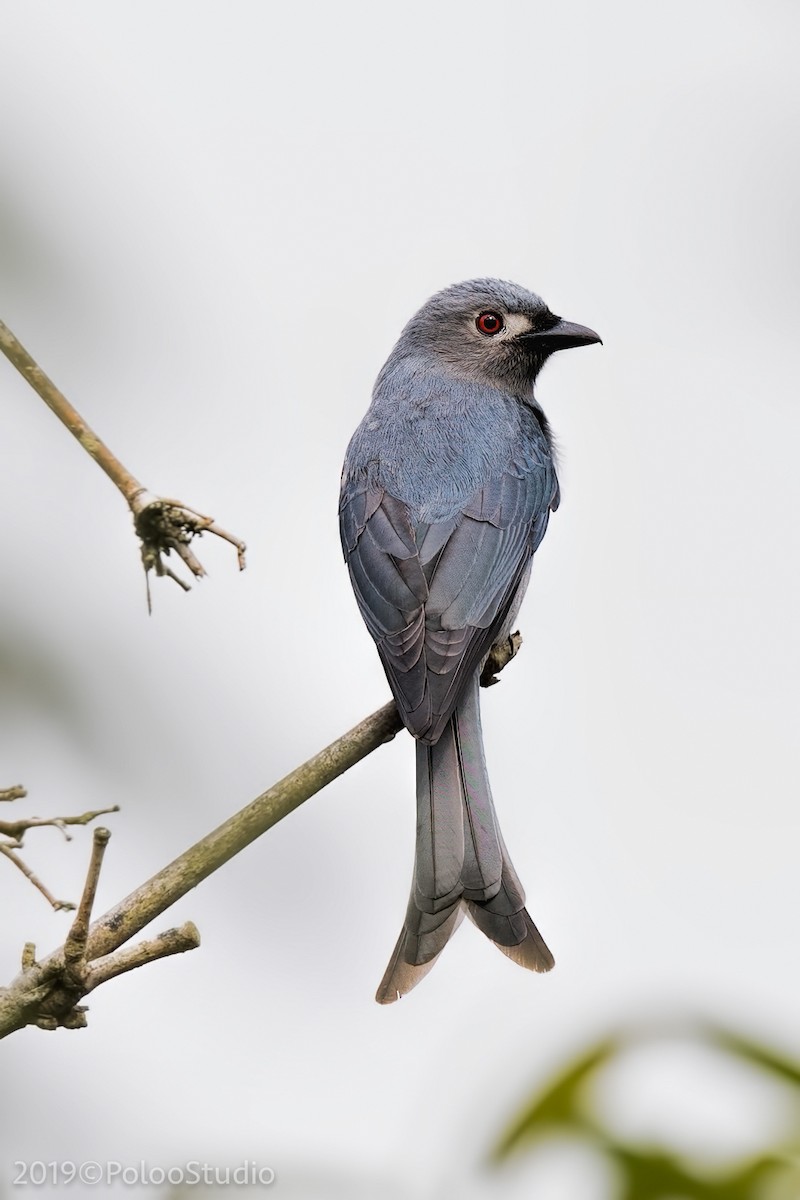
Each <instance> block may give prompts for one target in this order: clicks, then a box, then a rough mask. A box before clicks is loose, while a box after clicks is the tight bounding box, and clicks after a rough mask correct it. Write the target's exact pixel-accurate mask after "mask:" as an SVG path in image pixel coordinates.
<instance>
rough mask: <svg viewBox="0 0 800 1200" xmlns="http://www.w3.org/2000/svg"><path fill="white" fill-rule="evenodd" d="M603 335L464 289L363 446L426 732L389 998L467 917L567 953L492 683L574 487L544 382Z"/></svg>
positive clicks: (418, 721)
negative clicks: (534, 895) (513, 792)
mask: <svg viewBox="0 0 800 1200" xmlns="http://www.w3.org/2000/svg"><path fill="white" fill-rule="evenodd" d="M600 341H601V339H600V337H599V336H598V334H596V333H595V332H594V330H592V329H589V328H588V327H586V326H584V325H577V324H575V323H573V322H571V321H567V320H563V319H562V318H561V317H559V316H556V315H555V314H554V313H553V312H551V311H550V309H549V308H548V306H547V305H546V303H545V302H544V300H542V299H541V297H540V296H538V295H536V294H535V293H533V292H530V291H528V290H527V289H525V288H523V287H521V286H520V285H519V284H515V283H510V282H507V281H505V280H499V279H472V280H467V281H465V282H462V283H457V284H454V285H453V286H451V287H448V288H445V289H444V290H443V291H440V292H438V293H437V294H436V295H434V296H432V297H431V298H430V299H429V300H428V301H427V302H426V303H425V304H423V305H422V307H421V308H420V309H419V311H418V312H417V313H416V314H415V315H414V316H413V317H412V318H411V320H410V321H409V322H408V324H407V325H406V326H405V328H404V329H403V331H402V333H401V335H400V338H399V339H398V341H397V343H396V345H395V346H394V348H393V350H392V351H391V353H390V354H389V357H388V359H387V360H386V362H385V364H384V366H383V367H382V369H381V371H380V373H379V374H378V377H377V380H376V383H375V387H374V390H373V393H372V400H371V403H370V406H369V409H368V410H367V413H366V415H365V416H364V418H363V420H362V421H361V423H360V425H359V426H358V428H357V429H356V431H355V433H354V434H353V436H352V438H351V440H350V443H349V446H348V448H347V452H346V455H345V460H344V466H343V470H342V481H341V493H340V503H339V525H340V533H341V540H342V549H343V551H344V557H345V561H346V564H347V568H348V571H349V575H350V580H351V583H352V586H353V591H354V593H355V598H356V601H357V604H358V607H359V609H360V611H361V615H362V617H363V619H364V621H365V623H366V626H367V629H368V630H369V632H370V634H371V635H372V637H373V639H374V641H375V643H376V645H377V649H378V654H379V656H380V659H381V662H382V664H383V668H384V671H385V673H386V677H387V680H388V682H389V686H390V687H391V690H392V694H393V696H394V700H395V703H396V705H397V709H398V712H399V714H400V717H401V719H402V721H403V724H404V725H405V727H406V728H407V729H408V731H409V733H410V734H411V735H412V736H413V737H414V738H415V740H416V777H417V836H416V853H415V859H414V878H413V883H412V888H411V896H410V899H409V902H408V908H407V911H406V916H405V921H404V924H403V929H402V931H401V933H400V937H399V939H398V941H397V945H396V946H395V949H394V953H393V954H392V957H391V959H390V961H389V965H388V966H387V968H386V972H385V974H384V976H383V979H382V981H381V984H380V986H379V988H378V991H377V994H376V997H375V998H376V1000H377V1001H378V1003H380V1004H389V1003H392V1002H393V1001H395V1000H398V999H399V998H400V997H401V996H403V995H405V994H407V993H408V992H409V991H410V990H411V989H412V988H413V987H415V986H416V984H417V983H419V982H420V980H421V979H422V978H424V976H425V975H426V974H427V973H428V971H430V969H431V967H432V966H433V965H434V963H435V962H436V960H437V958H438V957H439V954H440V953H441V951H442V950H443V948H444V946H445V944H446V943H447V942H448V940H449V939H450V937H451V936H452V934H453V933H454V931H455V929H456V928H457V926H458V925H459V924H460V922H461V920H462V918H463V917H464V915H465V914H466V915H468V916H469V917H470V918H471V919H472V921H473V922H474V924H475V925H477V927H478V928H479V929H480V930H481V931H482V932H483V933H484V934H486V935H487V936H488V937H489V938H490V939H491V941H493V942H494V943H495V945H497V946H498V948H499V949H500V950H501V951H502V952H503V953H504V954H506V955H507V956H508V957H509V958H511V959H512V960H513V961H515V962H517V963H519V964H520V965H521V966H523V967H527V968H529V969H531V970H533V971H539V972H541V971H549V970H550V969H551V967H552V966H553V965H554V959H553V956H552V954H551V953H550V950H549V949H548V947H547V945H546V944H545V941H544V939H543V938H542V936H541V934H540V933H539V930H538V929H537V928H536V926H535V924H534V923H533V921H532V919H531V917H530V915H529V914H528V912H527V909H526V908H525V894H524V892H523V889H522V885H521V883H520V881H519V878H518V876H517V873H516V871H515V870H514V867H513V866H512V863H511V860H510V858H509V855H508V851H507V849H506V846H505V842H504V841H503V837H502V834H501V832H500V827H499V825H498V822H497V817H496V814H495V809H494V803H493V800H492V792H491V787H490V783H489V776H488V773H487V768H486V759H485V753H484V746H483V735H482V732H481V718H480V695H479V684H480V674H481V669H482V666H483V664H484V662H485V660H486V658H487V656H488V655H489V653H490V651H491V650H492V647H493V646H494V645H496V644H499V643H501V642H503V641H504V640H505V639H507V638H508V636H509V634H510V632H511V630H512V628H513V626H514V623H515V621H516V617H517V613H518V611H519V607H520V604H521V602H522V598H523V596H524V594H525V590H526V588H527V586H528V580H529V577H530V573H531V564H532V560H533V556H534V553H535V551H536V550H537V548H538V546H539V544H540V543H541V540H542V538H543V537H544V534H545V531H546V529H547V525H548V521H549V518H550V514H551V512H555V510H556V509H557V508H558V504H559V499H560V491H559V484H558V478H557V474H556V461H555V450H554V444H553V436H552V433H551V429H550V425H549V423H548V421H547V418H546V417H545V415H544V412H543V411H542V408H541V406H540V405H539V402H538V400H537V398H536V396H535V395H534V383H535V380H536V378H537V376H538V374H539V372H540V371H541V369H542V367H543V366H544V364H545V362H546V361H547V359H548V358H549V357H550V355H551V354H553V353H555V352H556V351H558V350H565V349H568V348H571V347H577V346H586V345H591V344H592V343H597V342H600Z"/></svg>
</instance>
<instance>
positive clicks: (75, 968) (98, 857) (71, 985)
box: [17, 829, 200, 1029]
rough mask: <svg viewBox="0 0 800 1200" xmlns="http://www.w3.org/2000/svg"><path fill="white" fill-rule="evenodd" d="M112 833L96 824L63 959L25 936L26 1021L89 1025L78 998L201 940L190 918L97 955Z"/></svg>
mask: <svg viewBox="0 0 800 1200" xmlns="http://www.w3.org/2000/svg"><path fill="white" fill-rule="evenodd" d="M110 838H111V834H110V832H109V831H108V830H107V829H95V831H94V837H93V839H92V856H91V859H90V862H89V868H88V870H87V872H86V882H85V883H84V887H83V895H82V896H81V902H80V904H79V905H78V911H77V913H76V914H75V919H74V920H73V922H72V928H71V929H70V931H69V934H68V935H67V940H66V942H65V943H64V947H63V952H62V960H63V961H62V962H60V963H58V964H56V963H53V962H52V961H48V960H45V961H44V962H43V963H37V961H36V947H35V946H34V945H33V943H32V942H26V943H25V946H24V947H23V950H22V972H21V974H20V975H19V976H18V977H17V978H18V980H21V981H22V982H23V984H25V985H27V987H26V992H27V995H26V999H25V1004H26V1020H25V1024H28V1025H37V1026H38V1027H39V1028H40V1029H58V1028H59V1027H63V1028H65V1029H84V1028H85V1027H86V1012H87V1008H86V1005H83V1004H78V1001H79V1000H81V999H83V997H84V996H86V995H88V993H89V992H91V991H93V990H94V989H95V988H96V987H99V986H100V984H101V983H107V982H108V980H109V979H116V977H117V976H118V975H123V974H125V972H127V971H133V970H135V969H136V968H137V967H143V966H146V965H147V964H148V963H151V962H156V961H157V960H158V959H160V958H166V957H167V956H168V955H172V954H183V953H184V951H186V950H194V949H195V948H196V947H197V946H199V945H200V934H199V933H198V932H197V928H196V927H195V926H194V925H193V924H192V923H191V921H187V922H186V924H185V925H182V926H181V927H180V928H179V929H168V930H166V931H165V932H164V933H161V934H159V935H158V936H157V937H155V938H152V939H151V940H150V941H146V942H142V943H140V944H139V945H138V946H130V947H128V949H127V950H122V951H120V952H119V953H118V954H107V955H105V956H103V957H102V958H99V959H98V957H97V955H94V954H92V953H91V952H90V950H89V944H88V939H89V922H90V920H91V915H92V906H93V904H94V899H95V896H96V894H97V885H98V883H99V881H100V871H101V868H102V865H103V857H104V855H105V851H106V847H107V846H108V843H109V840H110ZM51 958H52V956H51Z"/></svg>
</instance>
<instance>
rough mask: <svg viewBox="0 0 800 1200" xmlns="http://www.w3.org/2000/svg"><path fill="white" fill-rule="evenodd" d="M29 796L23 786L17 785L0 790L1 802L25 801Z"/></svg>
mask: <svg viewBox="0 0 800 1200" xmlns="http://www.w3.org/2000/svg"><path fill="white" fill-rule="evenodd" d="M27 794H28V793H27V791H26V790H25V788H24V787H22V785H21V784H15V785H14V786H13V787H9V788H0V802H1V801H3V800H24V798H25V797H26V796H27Z"/></svg>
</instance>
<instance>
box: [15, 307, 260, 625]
mask: <svg viewBox="0 0 800 1200" xmlns="http://www.w3.org/2000/svg"><path fill="white" fill-rule="evenodd" d="M0 350H2V351H3V353H4V354H5V356H6V358H7V359H8V360H9V361H10V362H11V363H13V364H14V366H15V367H16V368H17V370H18V371H19V372H20V374H21V375H22V376H23V377H24V378H25V379H27V381H28V383H29V384H30V385H31V387H32V388H33V390H34V391H35V392H36V393H37V394H38V395H39V396H41V398H42V400H44V402H45V404H47V405H48V406H49V408H51V409H52V411H53V412H54V413H55V414H56V416H57V417H58V419H59V420H60V421H62V422H63V424H64V425H66V427H67V429H68V430H69V431H70V433H71V434H72V435H73V436H74V437H75V438H77V440H78V441H79V442H80V444H81V445H82V446H83V448H84V450H85V451H86V453H87V454H89V455H90V456H91V457H92V458H93V459H94V461H95V462H96V463H97V465H98V466H99V467H101V468H102V470H103V471H105V473H106V475H107V476H108V477H109V479H110V480H111V481H112V482H113V483H114V484H115V485H116V486H117V487H118V488H119V490H120V491H121V492H122V495H123V496H124V497H125V499H126V501H127V502H128V507H129V508H130V510H131V512H132V513H133V523H134V527H135V529H136V533H137V535H138V537H139V539H140V541H141V543H142V562H143V564H144V569H145V573H146V575H147V577H148V589H147V600H148V607H149V606H150V585H149V574H148V573H149V572H150V571H151V570H152V571H155V573H156V575H165V576H168V577H169V578H170V579H174V580H175V582H176V583H178V584H180V586H181V587H182V588H183V589H184V590H185V591H188V590H189V585H188V584H187V583H186V582H185V581H183V580H182V579H181V578H180V577H179V576H178V575H176V574H175V573H174V572H173V571H172V570H171V569H170V568H169V567H168V566H167V565H166V563H165V562H164V558H165V557H166V556H168V555H169V554H170V553H171V552H172V551H173V550H174V551H175V553H176V554H177V555H178V557H179V558H180V559H181V560H182V561H183V562H184V563H185V564H186V566H187V567H188V568H189V570H190V571H191V573H192V575H193V576H194V577H195V578H197V579H199V578H200V577H201V576H203V575H205V571H204V569H203V566H202V564H201V563H200V562H199V561H198V559H197V558H196V556H195V555H194V554H193V553H192V551H191V549H190V543H191V542H192V539H193V538H196V537H200V536H201V534H203V533H210V534H213V535H214V536H215V537H219V538H222V539H223V540H224V541H226V542H230V543H231V544H232V545H234V546H235V547H236V551H237V557H238V562H239V570H240V571H242V570H244V565H245V561H244V554H245V544H244V542H243V541H241V539H240V538H237V537H234V535H233V534H231V533H227V532H226V531H225V530H224V529H221V528H220V526H219V525H217V524H216V522H215V521H214V519H213V517H204V516H202V515H201V514H200V513H198V512H196V511H195V510H194V509H193V508H189V507H188V506H187V505H185V504H181V502H180V501H178V500H165V499H163V498H161V497H159V496H154V495H153V494H152V493H151V492H148V491H147V489H146V488H145V487H144V486H143V485H142V484H141V483H140V482H139V480H138V479H136V478H135V476H133V475H131V473H130V471H129V470H128V469H127V468H126V467H124V466H123V465H122V463H121V462H120V461H119V459H118V458H117V457H116V455H114V454H112V452H111V451H110V450H109V448H108V446H107V445H106V444H105V442H103V441H102V440H101V439H100V438H99V437H98V436H97V434H96V433H95V432H94V430H93V429H92V428H91V427H90V426H89V425H87V423H86V422H85V421H84V419H83V417H82V416H81V415H80V413H79V412H78V410H77V409H76V408H74V407H73V406H72V405H71V404H70V402H69V400H67V398H66V396H65V395H64V394H63V393H62V392H60V391H59V389H58V388H57V387H56V385H55V384H54V383H53V381H52V380H51V379H49V378H48V376H47V375H45V373H44V371H43V370H42V369H41V367H40V366H39V365H38V364H37V363H36V361H35V360H34V359H33V358H32V357H31V355H30V354H29V353H28V351H27V350H26V349H25V347H24V346H23V345H22V344H21V342H20V341H19V340H18V339H17V338H16V337H15V336H14V334H13V333H12V332H11V330H10V329H9V328H8V326H7V325H4V324H3V322H2V321H0Z"/></svg>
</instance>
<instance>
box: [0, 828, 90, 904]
mask: <svg viewBox="0 0 800 1200" xmlns="http://www.w3.org/2000/svg"><path fill="white" fill-rule="evenodd" d="M18 849H19V843H16V844H15V845H9V844H8V843H7V842H0V854H2V855H3V856H4V857H5V858H7V859H8V861H9V862H11V863H13V864H14V866H15V867H17V869H18V870H20V871H21V872H22V874H23V875H24V876H25V878H26V879H27V880H28V881H29V882H30V883H32V884H33V886H34V887H35V888H36V890H37V891H39V892H41V893H42V895H43V896H44V898H45V900H46V901H47V903H48V904H49V905H51V907H52V908H53V909H54V911H55V912H69V911H70V910H71V909H73V908H74V907H75V905H74V904H73V903H72V902H71V901H70V900H56V898H55V896H54V895H53V893H52V892H51V891H50V890H49V889H48V888H46V887H45V885H44V884H43V883H42V881H41V879H40V878H39V876H38V875H34V873H33V871H32V870H31V869H30V867H29V866H28V864H27V863H26V862H25V861H24V860H23V859H21V858H20V856H19V855H18V854H17V852H16V851H17V850H18Z"/></svg>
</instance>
